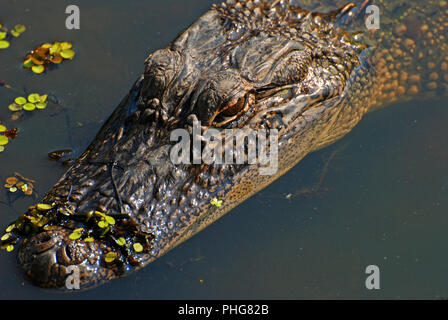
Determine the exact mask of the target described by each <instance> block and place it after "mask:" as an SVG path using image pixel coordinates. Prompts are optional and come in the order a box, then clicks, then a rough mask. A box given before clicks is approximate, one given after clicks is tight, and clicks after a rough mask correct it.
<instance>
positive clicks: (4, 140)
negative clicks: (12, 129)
mask: <svg viewBox="0 0 448 320" xmlns="http://www.w3.org/2000/svg"><path fill="white" fill-rule="evenodd" d="M8 142H9V139H8V137H5V136H0V146H4V145H7V144H8Z"/></svg>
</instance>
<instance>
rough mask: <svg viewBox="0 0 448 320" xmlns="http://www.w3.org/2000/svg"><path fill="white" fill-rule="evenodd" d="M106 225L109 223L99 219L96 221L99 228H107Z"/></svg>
mask: <svg viewBox="0 0 448 320" xmlns="http://www.w3.org/2000/svg"><path fill="white" fill-rule="evenodd" d="M108 226H109V224H108V223H107V222H106V221H105V220H100V221H99V222H98V227H100V228H101V229H104V228H107V227H108Z"/></svg>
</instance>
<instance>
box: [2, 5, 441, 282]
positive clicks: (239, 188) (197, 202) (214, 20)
mask: <svg viewBox="0 0 448 320" xmlns="http://www.w3.org/2000/svg"><path fill="white" fill-rule="evenodd" d="M355 2H356V3H343V2H342V1H329V0H328V1H320V2H319V3H317V2H313V1H307V0H304V1H303V3H302V4H301V5H298V4H295V3H294V2H293V1H291V2H289V1H285V0H274V1H264V0H248V1H236V0H229V1H227V2H226V3H222V4H216V5H213V7H212V8H211V9H210V10H209V11H207V12H206V13H205V14H204V15H203V16H201V17H200V18H199V19H198V20H196V21H195V22H194V23H193V24H192V25H191V26H189V27H188V28H187V29H186V30H185V31H183V32H182V33H180V34H179V36H178V37H177V38H176V39H175V40H174V41H172V42H171V43H170V44H169V45H168V46H167V47H166V48H164V49H160V50H157V51H155V52H153V53H151V54H150V55H149V57H148V58H147V60H146V62H145V68H144V72H143V74H142V75H141V76H140V77H139V78H138V79H137V81H136V82H135V84H134V85H133V87H132V89H131V90H130V92H129V94H128V95H127V96H126V97H125V98H124V99H123V100H122V101H121V103H120V104H119V106H118V107H117V108H116V109H115V111H114V112H113V113H112V115H111V116H110V117H109V119H108V120H107V121H106V122H105V124H104V125H103V127H102V128H101V129H100V131H99V133H98V134H97V136H96V137H95V139H94V140H93V142H92V143H91V144H90V145H89V146H88V148H87V149H86V150H85V152H84V153H82V155H81V156H80V157H79V158H77V159H76V160H75V161H73V163H72V164H71V166H70V167H69V168H68V170H67V172H66V173H65V174H64V175H63V176H62V178H61V179H60V180H59V181H58V182H57V183H56V184H55V186H54V187H53V188H52V189H51V190H50V191H49V192H48V193H47V194H46V195H45V196H44V197H43V199H42V200H41V203H39V204H36V205H35V206H31V207H30V208H29V209H28V211H27V212H26V213H24V214H22V215H21V216H20V217H19V218H18V219H17V220H16V221H14V222H13V223H11V224H10V225H9V226H8V228H7V232H8V236H7V237H4V238H3V239H4V240H3V241H2V246H3V247H5V246H9V247H10V246H12V245H16V244H17V247H18V259H19V261H20V263H21V265H22V266H23V268H24V271H25V274H26V277H27V278H28V279H29V280H30V281H31V282H33V283H34V284H36V285H38V286H41V287H47V288H61V289H65V288H66V280H67V279H68V278H67V277H68V275H69V274H71V272H72V271H73V269H74V268H76V270H77V272H78V274H79V279H78V280H79V286H80V288H81V289H89V288H93V287H95V286H98V285H100V284H102V283H104V282H107V281H110V280H112V279H115V278H120V277H123V276H126V275H128V274H129V273H131V272H133V271H135V270H138V269H140V268H142V267H144V266H146V265H148V264H149V263H151V262H152V261H154V260H156V259H157V258H159V257H160V256H162V255H164V254H165V253H166V252H168V251H169V250H171V249H173V248H175V247H176V246H177V245H179V244H180V243H182V242H184V241H185V240H187V239H189V238H190V237H192V236H193V235H195V234H196V233H198V232H199V231H201V230H202V229H204V228H206V227H207V226H209V225H210V224H211V223H213V222H215V221H216V220H218V219H219V218H220V217H222V216H223V215H224V214H225V213H227V212H229V211H230V210H231V209H232V208H234V207H235V206H237V205H238V204H240V203H241V202H243V201H245V200H246V199H248V198H249V197H251V196H252V195H254V194H255V193H257V192H258V191H260V190H261V189H263V188H264V187H266V186H268V185H269V184H270V183H272V182H273V181H275V180H276V179H277V178H279V177H280V176H282V175H283V174H285V173H286V172H287V171H288V170H289V169H291V168H292V167H293V166H295V165H296V164H297V163H298V162H299V161H300V160H301V159H303V158H304V157H305V156H306V155H307V154H309V153H311V152H313V151H316V150H319V149H321V148H323V147H325V146H327V145H329V144H331V143H333V142H335V141H337V140H338V139H341V138H342V137H343V136H344V135H346V134H347V133H348V132H350V131H351V130H352V129H353V128H354V127H355V126H356V124H357V123H358V122H359V121H360V120H361V119H362V118H363V116H364V115H365V114H367V113H368V112H370V111H372V110H375V109H377V108H380V107H383V106H385V105H389V104H391V103H392V102H394V101H409V100H411V99H417V98H422V97H424V98H427V97H433V96H436V95H440V94H444V93H446V89H447V83H448V76H447V74H445V75H443V74H440V73H439V72H440V70H442V71H443V70H444V71H446V70H447V69H448V65H447V63H448V50H447V44H446V39H445V37H446V36H447V33H446V30H447V21H448V20H447V19H446V18H447V15H448V7H447V3H446V1H439V0H437V1H436V0H428V1H425V2H418V4H417V3H410V2H409V1H401V0H392V1H387V2H386V1H381V0H379V1H375V2H374V1H370V0H363V1H355ZM372 5H375V6H376V8H379V9H380V11H379V12H380V17H381V20H380V28H379V29H377V28H368V23H367V22H368V19H369V18H371V16H370V14H371V13H372V12H374V10H373V11H372V10H371V9H372V8H373V9H375V7H371V6H372ZM198 124H200V125H199V131H200V134H199V136H200V137H204V136H205V135H206V133H207V132H209V131H210V130H212V129H214V130H215V131H218V132H220V133H222V132H226V130H230V129H254V130H265V131H266V132H268V134H272V133H271V132H274V130H275V131H276V132H277V142H278V150H277V158H278V170H277V171H276V172H275V173H273V174H270V175H266V174H261V171H260V170H259V169H260V166H261V165H260V164H249V163H246V162H243V163H223V164H221V163H213V162H212V163H207V164H206V163H183V162H181V163H175V162H173V161H172V157H171V152H172V150H173V148H174V146H175V145H176V143H177V142H178V141H173V139H171V133H172V132H173V131H174V130H176V129H185V131H186V132H188V134H192V135H193V133H192V132H193V129H194V126H195V125H198ZM193 138H194V137H193ZM246 142H247V141H246ZM230 143H233V140H232V139H225V141H224V144H230ZM243 144H244V143H243ZM246 144H247V143H246ZM246 144H244V145H245V146H246ZM206 145H207V143H206V142H204V141H200V147H201V148H205V147H206ZM201 150H202V149H201ZM269 150H271V151H272V148H271V147H269ZM269 150H268V151H269Z"/></svg>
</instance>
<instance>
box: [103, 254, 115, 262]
mask: <svg viewBox="0 0 448 320" xmlns="http://www.w3.org/2000/svg"><path fill="white" fill-rule="evenodd" d="M116 257H117V254H116V253H115V252H108V253H106V255H105V256H104V261H106V262H107V263H110V262H113V261H114V260H115V258H116Z"/></svg>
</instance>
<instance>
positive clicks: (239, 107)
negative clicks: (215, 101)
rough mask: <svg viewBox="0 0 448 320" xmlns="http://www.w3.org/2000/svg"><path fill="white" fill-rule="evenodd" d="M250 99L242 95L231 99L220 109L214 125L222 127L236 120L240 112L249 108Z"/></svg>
mask: <svg viewBox="0 0 448 320" xmlns="http://www.w3.org/2000/svg"><path fill="white" fill-rule="evenodd" d="M247 100H248V99H247V98H246V97H245V96H244V97H240V98H239V99H233V100H230V101H229V102H228V103H227V104H226V105H225V106H224V107H223V108H221V109H220V110H219V111H218V114H217V115H216V117H215V119H214V120H213V125H214V126H215V127H222V126H223V125H225V124H227V123H229V122H231V121H233V120H235V119H236V118H237V117H238V116H239V115H240V114H242V113H243V112H244V111H246V110H247V107H248V106H249V104H248V103H247V102H248V101H247Z"/></svg>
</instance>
